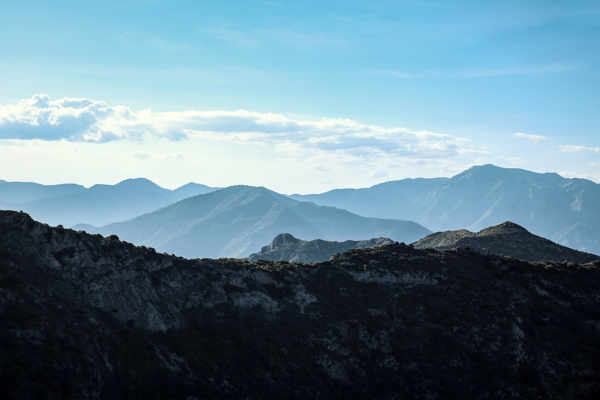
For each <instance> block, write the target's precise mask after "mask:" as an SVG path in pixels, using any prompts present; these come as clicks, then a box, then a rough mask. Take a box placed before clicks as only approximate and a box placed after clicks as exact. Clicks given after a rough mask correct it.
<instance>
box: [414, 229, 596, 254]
mask: <svg viewBox="0 0 600 400" xmlns="http://www.w3.org/2000/svg"><path fill="white" fill-rule="evenodd" d="M413 246H415V247H416V248H419V249H425V248H431V249H437V250H447V249H452V248H456V247H461V248H465V247H466V248H470V249H471V250H473V251H478V252H483V253H491V254H500V255H503V256H510V257H514V258H518V259H520V260H525V261H531V262H534V261H550V260H555V261H570V262H575V263H582V264H583V263H587V262H592V261H595V260H600V256H597V255H595V254H590V253H585V252H583V251H578V250H574V249H570V248H568V247H565V246H561V245H559V244H557V243H554V242H552V241H550V240H548V239H544V238H543V237H540V236H537V235H534V234H532V233H529V232H528V231H527V229H525V228H523V227H522V226H519V225H517V224H515V223H512V222H505V223H503V224H500V225H496V226H491V227H489V228H486V229H482V230H481V231H479V232H470V231H468V230H466V229H461V230H459V231H446V232H437V233H434V234H431V235H429V236H426V237H424V238H423V239H421V240H418V241H416V242H414V243H413Z"/></svg>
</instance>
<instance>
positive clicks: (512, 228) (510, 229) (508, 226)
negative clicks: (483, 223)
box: [479, 221, 529, 236]
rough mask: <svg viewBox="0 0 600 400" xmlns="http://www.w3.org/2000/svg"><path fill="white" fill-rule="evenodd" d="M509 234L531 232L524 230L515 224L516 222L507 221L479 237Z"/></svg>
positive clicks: (481, 232) (484, 230)
mask: <svg viewBox="0 0 600 400" xmlns="http://www.w3.org/2000/svg"><path fill="white" fill-rule="evenodd" d="M507 233H529V231H528V230H527V229H525V228H523V227H522V226H521V225H518V224H515V223H514V222H510V221H506V222H503V223H501V224H500V225H496V226H490V227H489V228H485V229H483V230H481V231H480V232H479V235H481V236H483V235H490V234H507Z"/></svg>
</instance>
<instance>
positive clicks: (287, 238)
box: [271, 233, 300, 247]
mask: <svg viewBox="0 0 600 400" xmlns="http://www.w3.org/2000/svg"><path fill="white" fill-rule="evenodd" d="M298 242H300V239H296V238H295V237H293V236H292V235H290V234H289V233H280V234H279V235H277V236H275V239H273V241H272V242H271V246H274V247H275V246H281V245H284V244H288V243H298Z"/></svg>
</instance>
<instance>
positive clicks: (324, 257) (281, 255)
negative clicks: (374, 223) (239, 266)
mask: <svg viewBox="0 0 600 400" xmlns="http://www.w3.org/2000/svg"><path fill="white" fill-rule="evenodd" d="M391 243H394V241H393V240H392V239H389V238H376V239H368V240H346V241H345V242H332V241H327V240H321V239H315V240H300V239H296V238H295V237H293V236H292V235H290V234H289V233H282V234H279V235H277V236H275V239H273V241H272V242H271V243H270V244H269V245H267V246H264V247H263V248H262V249H260V251H259V252H258V253H253V254H250V255H249V256H248V257H247V259H248V260H250V261H257V260H270V261H282V260H283V261H295V262H302V263H312V262H317V261H328V260H329V259H330V258H331V256H332V255H334V254H336V253H343V252H344V251H348V250H350V249H364V248H367V247H373V246H381V245H384V244H391Z"/></svg>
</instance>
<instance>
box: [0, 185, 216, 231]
mask: <svg viewBox="0 0 600 400" xmlns="http://www.w3.org/2000/svg"><path fill="white" fill-rule="evenodd" d="M7 188H8V189H7ZM210 190H215V189H211V188H209V187H208V186H204V185H198V184H193V183H192V184H187V185H185V186H182V187H181V188H179V189H175V190H169V189H164V188H162V187H160V186H158V185H157V184H155V183H154V182H152V181H150V180H148V179H144V178H138V179H127V180H124V181H122V182H119V183H117V184H116V185H94V186H92V187H90V188H89V189H86V188H85V187H83V186H80V185H52V186H45V185H39V184H36V183H26V182H8V183H4V184H2V185H0V199H2V200H1V201H0V209H5V210H23V211H25V212H27V213H29V214H30V215H31V216H33V218H35V219H37V220H38V221H41V222H45V223H48V224H51V225H64V226H72V225H75V224H78V223H84V224H91V225H106V224H110V223H113V222H118V221H125V220H128V219H131V218H134V217H136V216H139V215H142V214H145V213H149V212H151V211H154V210H157V209H159V208H161V207H164V206H167V205H169V204H173V203H174V202H176V201H179V200H181V199H182V196H188V195H189V196H194V195H197V194H201V193H206V192H207V191H210ZM3 194H4V197H2V195H3ZM4 198H6V199H7V200H4ZM32 198H33V200H31V199H32ZM23 200H24V201H23Z"/></svg>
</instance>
